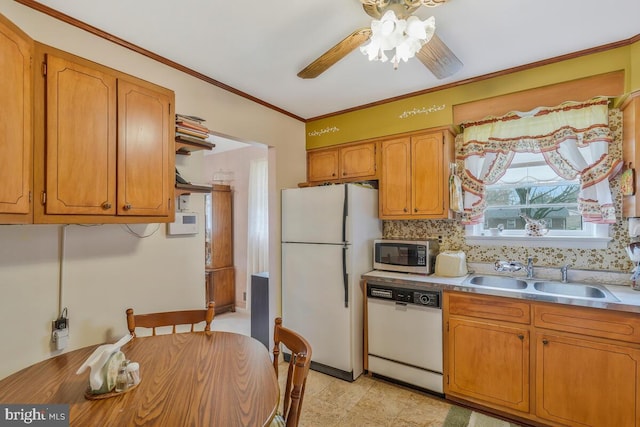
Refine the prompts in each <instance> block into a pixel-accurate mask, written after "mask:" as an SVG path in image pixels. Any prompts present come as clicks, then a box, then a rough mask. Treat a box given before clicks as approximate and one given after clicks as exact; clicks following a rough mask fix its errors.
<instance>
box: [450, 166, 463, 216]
mask: <svg viewBox="0 0 640 427" xmlns="http://www.w3.org/2000/svg"><path fill="white" fill-rule="evenodd" d="M449 209H451V210H452V211H454V212H458V213H462V211H463V210H464V206H463V205H462V180H460V178H459V177H458V176H457V175H454V174H452V175H451V176H450V177H449Z"/></svg>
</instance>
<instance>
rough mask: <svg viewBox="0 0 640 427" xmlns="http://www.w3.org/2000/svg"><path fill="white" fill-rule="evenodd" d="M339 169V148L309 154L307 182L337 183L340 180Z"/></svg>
mask: <svg viewBox="0 0 640 427" xmlns="http://www.w3.org/2000/svg"><path fill="white" fill-rule="evenodd" d="M339 167H340V162H339V153H338V149H337V148H331V149H324V150H318V151H309V152H308V153H307V180H308V181H309V182H326V181H335V180H337V179H338V178H339V173H340V172H339Z"/></svg>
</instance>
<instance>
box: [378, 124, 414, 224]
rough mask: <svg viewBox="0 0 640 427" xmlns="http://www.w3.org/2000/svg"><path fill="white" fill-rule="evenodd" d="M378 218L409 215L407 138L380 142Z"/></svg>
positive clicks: (409, 144) (409, 151)
mask: <svg viewBox="0 0 640 427" xmlns="http://www.w3.org/2000/svg"><path fill="white" fill-rule="evenodd" d="M381 151H382V153H381V154H382V176H381V178H380V218H381V219H385V218H388V219H393V218H403V217H407V218H408V217H409V216H410V215H411V141H410V139H409V138H408V137H406V138H399V139H390V140H387V141H382V144H381Z"/></svg>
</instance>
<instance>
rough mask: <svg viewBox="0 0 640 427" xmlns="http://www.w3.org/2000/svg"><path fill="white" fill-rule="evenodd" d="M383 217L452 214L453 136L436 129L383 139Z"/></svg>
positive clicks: (381, 202)
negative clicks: (449, 175) (450, 181)
mask: <svg viewBox="0 0 640 427" xmlns="http://www.w3.org/2000/svg"><path fill="white" fill-rule="evenodd" d="M381 151H382V176H381V178H380V218H381V219H444V218H448V217H449V191H448V188H447V184H448V173H449V162H450V161H451V160H452V157H453V135H452V134H451V133H450V132H449V131H448V130H446V129H442V130H433V131H429V132H426V133H421V134H415V135H411V136H406V137H402V138H397V139H390V140H386V141H382V149H381Z"/></svg>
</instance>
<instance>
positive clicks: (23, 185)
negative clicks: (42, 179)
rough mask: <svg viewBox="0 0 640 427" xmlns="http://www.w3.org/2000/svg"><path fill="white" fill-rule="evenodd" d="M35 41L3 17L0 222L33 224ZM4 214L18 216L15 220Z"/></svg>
mask: <svg viewBox="0 0 640 427" xmlns="http://www.w3.org/2000/svg"><path fill="white" fill-rule="evenodd" d="M32 56H33V42H32V40H31V39H29V37H28V36H27V35H26V34H24V33H23V32H22V31H20V30H19V29H18V28H16V27H15V26H14V25H13V24H12V23H11V22H9V21H8V20H6V19H4V17H2V16H0V70H1V71H0V73H1V74H2V78H1V79H0V99H1V100H2V102H0V182H2V185H0V222H2V223H4V224H6V223H13V222H18V223H23V222H30V221H31V219H30V218H29V217H28V215H26V214H29V213H30V212H31V200H30V196H29V193H30V191H31V182H32V168H31V164H32V152H33V144H32V142H33V138H32V115H31V110H32V90H33V89H32V83H31V82H32V80H31V58H32ZM2 214H17V215H15V216H13V217H9V216H5V215H2Z"/></svg>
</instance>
